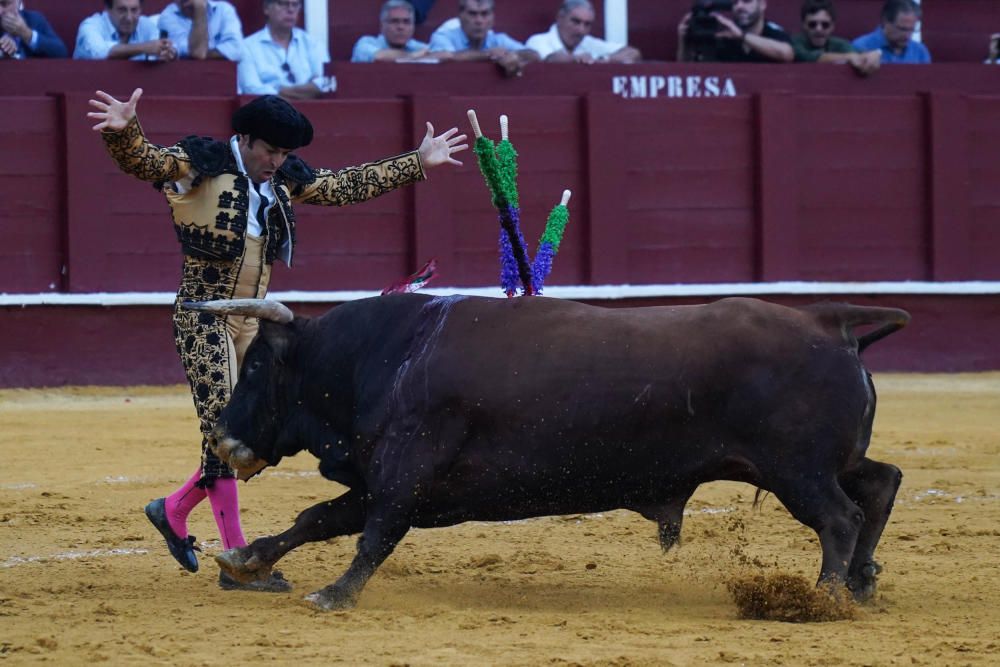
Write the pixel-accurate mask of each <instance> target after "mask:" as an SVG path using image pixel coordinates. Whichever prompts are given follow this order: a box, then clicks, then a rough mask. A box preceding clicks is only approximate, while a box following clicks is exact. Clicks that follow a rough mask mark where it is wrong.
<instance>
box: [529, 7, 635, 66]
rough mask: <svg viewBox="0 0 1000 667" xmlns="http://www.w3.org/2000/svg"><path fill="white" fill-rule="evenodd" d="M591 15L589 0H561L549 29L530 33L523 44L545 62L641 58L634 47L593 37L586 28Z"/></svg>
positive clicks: (588, 27)
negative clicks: (535, 33) (554, 19)
mask: <svg viewBox="0 0 1000 667" xmlns="http://www.w3.org/2000/svg"><path fill="white" fill-rule="evenodd" d="M595 15H596V14H595V13H594V5H592V4H591V3H590V0H563V3H562V5H560V7H559V11H558V13H556V22H555V23H553V24H552V25H551V27H549V31H548V32H543V33H539V34H537V35H532V36H531V37H529V38H528V41H527V42H525V46H527V47H528V48H529V49H531V50H533V51H535V52H537V53H538V55H539V56H540V57H541V59H542V60H544V61H545V62H549V63H572V62H576V63H587V64H590V63H594V62H612V63H634V62H638V61H639V60H641V59H642V54H640V53H639V50H638V49H636V48H634V47H631V46H627V45H624V44H616V43H614V42H607V41H605V40H603V39H600V38H599V37H593V36H592V35H591V34H590V30H591V28H592V27H593V26H594V17H595Z"/></svg>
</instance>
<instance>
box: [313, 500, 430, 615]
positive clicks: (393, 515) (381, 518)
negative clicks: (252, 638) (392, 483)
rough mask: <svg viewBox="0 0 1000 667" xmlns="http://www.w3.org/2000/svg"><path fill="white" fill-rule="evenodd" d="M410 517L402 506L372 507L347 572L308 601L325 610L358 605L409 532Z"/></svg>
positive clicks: (386, 504)
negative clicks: (401, 509)
mask: <svg viewBox="0 0 1000 667" xmlns="http://www.w3.org/2000/svg"><path fill="white" fill-rule="evenodd" d="M390 507H391V508H392V510H389V508H390ZM409 518H410V517H409V513H408V512H400V511H399V505H393V504H391V503H384V504H381V507H380V508H378V509H375V508H373V509H372V511H370V512H369V514H368V517H367V519H366V521H365V528H364V532H363V533H362V534H361V537H360V538H358V553H357V554H356V555H355V556H354V560H352V561H351V565H350V567H348V568H347V572H345V573H344V574H343V576H341V577H340V579H338V580H337V581H336V582H334V583H333V584H330V585H329V586H326V587H325V588H321V589H320V590H318V591H316V592H315V593H310V594H309V595H307V596H306V598H305V599H306V600H308V601H309V602H312V603H313V604H314V605H316V606H317V607H319V608H320V609H323V610H326V611H332V610H334V609H350V608H351V607H353V606H354V605H355V604H357V601H358V596H359V595H360V594H361V589H362V588H364V587H365V584H366V583H368V580H369V579H371V576H372V575H373V574H375V570H377V569H378V567H379V565H381V564H382V563H383V562H384V561H385V559H386V558H388V557H389V554H391V553H392V552H393V549H395V548H396V545H397V544H399V541H400V540H401V539H403V536H404V535H406V533H407V531H408V530H409V529H410V521H409Z"/></svg>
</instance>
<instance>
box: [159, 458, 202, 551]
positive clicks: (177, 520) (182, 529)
mask: <svg viewBox="0 0 1000 667" xmlns="http://www.w3.org/2000/svg"><path fill="white" fill-rule="evenodd" d="M200 479H201V469H200V468H199V469H198V470H196V471H195V473H194V475H193V476H192V477H191V479H189V480H188V481H186V482H184V484H183V485H182V486H181V488H179V489H177V490H176V491H174V492H173V493H171V494H170V495H169V496H167V497H166V499H165V508H166V510H167V523H169V524H170V530H172V531H174V535H176V536H177V537H180V538H181V539H183V538H185V537H187V535H188V531H187V518H188V514H190V513H191V510H193V509H194V508H195V506H196V505H197V504H198V503H200V502H201V501H203V500H204V499H205V496H206V495H207V494H206V493H205V489H202V488H201V487H199V486H197V483H198V480H200Z"/></svg>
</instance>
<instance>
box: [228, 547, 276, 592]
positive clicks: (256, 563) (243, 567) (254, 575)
mask: <svg viewBox="0 0 1000 667" xmlns="http://www.w3.org/2000/svg"><path fill="white" fill-rule="evenodd" d="M215 562H216V563H217V564H218V565H219V567H220V568H221V569H222V571H223V572H225V573H226V574H227V575H228V576H229V577H230V578H231V579H233V580H234V581H236V582H238V583H241V584H252V583H254V582H256V581H262V580H264V579H267V578H268V577H269V576H271V565H269V564H267V563H264V562H262V561H261V560H260V559H259V558H257V556H255V555H254V554H253V552H252V551H251V550H250V547H239V548H236V549H229V550H228V551H223V552H222V553H221V554H218V555H217V556H216V557H215Z"/></svg>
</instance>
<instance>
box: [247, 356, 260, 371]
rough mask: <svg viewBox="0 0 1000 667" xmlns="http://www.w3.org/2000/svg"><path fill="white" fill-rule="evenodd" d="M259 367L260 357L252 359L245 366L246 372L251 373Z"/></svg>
mask: <svg viewBox="0 0 1000 667" xmlns="http://www.w3.org/2000/svg"><path fill="white" fill-rule="evenodd" d="M259 368H260V359H254V360H253V361H251V362H250V364H249V365H248V366H247V372H249V373H253V372H254V371H256V370H258V369H259Z"/></svg>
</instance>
